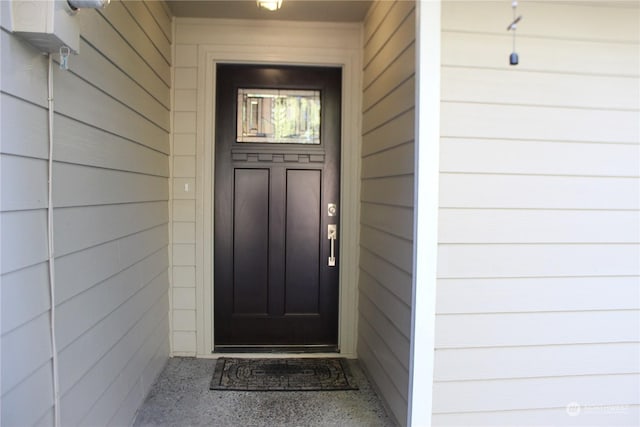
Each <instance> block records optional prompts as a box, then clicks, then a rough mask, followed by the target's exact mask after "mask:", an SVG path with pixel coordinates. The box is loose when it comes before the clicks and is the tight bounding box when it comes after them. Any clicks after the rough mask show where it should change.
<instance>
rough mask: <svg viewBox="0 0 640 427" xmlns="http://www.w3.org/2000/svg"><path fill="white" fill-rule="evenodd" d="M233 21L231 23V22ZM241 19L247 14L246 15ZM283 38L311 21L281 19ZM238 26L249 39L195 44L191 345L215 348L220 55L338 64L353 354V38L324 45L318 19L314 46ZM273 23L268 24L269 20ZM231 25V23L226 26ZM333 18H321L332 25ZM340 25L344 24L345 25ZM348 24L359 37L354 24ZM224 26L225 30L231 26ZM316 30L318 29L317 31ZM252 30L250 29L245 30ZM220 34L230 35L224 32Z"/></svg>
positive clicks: (357, 76)
mask: <svg viewBox="0 0 640 427" xmlns="http://www.w3.org/2000/svg"><path fill="white" fill-rule="evenodd" d="M231 24H234V23H231ZM244 24H245V25H246V22H244ZM280 24H281V25H282V26H280V27H278V33H279V37H281V38H282V40H288V39H289V40H298V41H299V38H300V37H301V36H302V34H303V33H304V34H305V35H304V36H302V37H305V38H306V40H309V39H310V38H309V33H310V31H309V25H304V24H291V25H287V24H285V23H280ZM252 25H253V27H251V28H248V27H247V26H242V28H241V29H239V30H240V31H242V35H243V37H248V38H250V39H252V40H253V41H254V43H252V44H229V43H225V44H204V45H199V47H198V96H197V139H196V143H197V148H196V155H197V165H196V168H197V171H198V172H197V174H196V191H197V192H198V200H202V204H201V205H199V204H196V349H197V356H198V357H217V355H215V354H213V353H212V351H213V346H214V342H213V319H214V317H213V278H214V274H213V259H214V258H213V256H214V254H213V229H214V228H213V212H214V211H213V203H214V197H213V190H214V188H215V187H214V180H213V177H214V176H215V175H214V166H215V158H214V154H215V150H214V141H215V123H214V122H215V121H214V117H215V97H216V93H215V89H216V86H215V81H216V75H215V73H216V64H218V63H230V62H233V63H257V64H260V63H277V64H295V65H317V66H339V67H342V134H341V137H342V144H341V169H340V182H341V185H340V205H339V208H340V209H341V227H340V228H341V233H340V237H341V238H340V239H339V242H340V254H341V260H340V294H339V298H340V307H339V334H338V345H339V347H340V354H341V355H342V356H344V357H349V358H355V357H357V354H356V344H357V320H358V316H357V312H358V309H357V285H358V262H359V261H358V259H359V257H358V242H359V227H360V224H359V217H360V215H359V203H360V196H359V195H360V152H361V150H360V146H361V117H362V110H361V98H362V95H361V70H362V66H361V62H362V61H361V49H360V48H356V47H354V43H353V42H351V43H345V45H346V47H335V46H334V47H329V48H323V47H318V46H322V45H323V43H324V40H323V39H324V37H323V36H322V32H323V31H322V30H323V27H324V26H323V25H322V24H312V26H313V30H315V33H318V34H321V35H320V36H319V37H316V38H315V40H312V42H313V46H293V47H292V46H286V45H282V46H273V45H272V44H269V43H270V42H272V41H273V40H269V39H264V40H265V41H264V42H263V43H262V44H260V42H257V43H258V45H256V42H255V41H258V40H261V35H263V34H264V33H262V34H261V33H260V30H264V29H260V28H256V27H255V25H256V24H253V23H252ZM267 25H273V24H267ZM232 26H233V25H230V26H229V27H232ZM333 26H335V24H330V25H326V31H328V32H331V31H332V27H333ZM342 28H347V27H346V26H344V27H342ZM352 28H356V29H357V30H358V31H352V32H353V33H354V34H356V35H357V39H358V40H357V41H356V42H357V45H358V46H361V43H360V31H359V28H357V27H354V26H352ZM228 30H230V31H231V29H230V28H228ZM318 30H320V31H318ZM248 31H249V32H252V31H256V32H257V33H256V34H254V35H253V37H251V34H247V32H248ZM225 39H227V40H228V38H227V37H225Z"/></svg>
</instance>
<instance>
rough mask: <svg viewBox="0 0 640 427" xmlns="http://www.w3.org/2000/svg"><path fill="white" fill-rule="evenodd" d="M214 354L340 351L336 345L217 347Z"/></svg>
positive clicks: (300, 353) (336, 352) (337, 352)
mask: <svg viewBox="0 0 640 427" xmlns="http://www.w3.org/2000/svg"><path fill="white" fill-rule="evenodd" d="M213 353H223V354H227V353H240V354H245V353H259V354H278V355H283V354H296V355H304V354H316V353H334V354H339V353H340V350H339V349H338V346H335V345H285V346H274V345H217V346H215V347H214V348H213Z"/></svg>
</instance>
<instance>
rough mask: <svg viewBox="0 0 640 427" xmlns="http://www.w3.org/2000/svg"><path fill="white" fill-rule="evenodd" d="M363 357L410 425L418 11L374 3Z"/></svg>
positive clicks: (367, 79)
mask: <svg viewBox="0 0 640 427" xmlns="http://www.w3.org/2000/svg"><path fill="white" fill-rule="evenodd" d="M363 42H364V52H363V58H364V61H363V64H364V70H363V86H364V92H363V143H362V175H361V176H362V190H361V206H360V209H361V217H360V221H361V228H360V248H361V253H360V283H359V292H360V297H359V312H360V318H359V323H358V324H359V327H358V336H359V338H358V356H359V358H360V360H361V362H362V363H363V365H364V366H365V368H366V369H367V370H368V372H369V374H370V376H371V378H372V380H373V382H374V383H375V385H376V387H377V388H378V389H379V391H380V394H381V396H382V398H383V399H384V400H385V402H386V403H387V405H388V406H389V408H390V409H391V412H392V413H393V416H394V417H395V418H396V419H397V420H398V421H399V422H400V423H401V424H405V423H406V420H407V393H408V382H409V347H410V335H411V320H410V319H411V271H412V247H413V242H412V236H413V172H414V171H413V164H414V160H413V159H414V144H413V139H414V133H413V123H414V117H413V116H414V89H415V84H414V75H415V3H414V2H413V1H395V2H385V1H381V2H375V3H374V4H373V5H372V7H371V9H370V11H369V14H368V15H367V17H366V19H365V22H364V40H363Z"/></svg>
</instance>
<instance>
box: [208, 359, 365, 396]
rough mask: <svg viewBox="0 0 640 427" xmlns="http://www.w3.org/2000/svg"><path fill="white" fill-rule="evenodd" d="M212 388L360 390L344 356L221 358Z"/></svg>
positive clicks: (236, 389)
mask: <svg viewBox="0 0 640 427" xmlns="http://www.w3.org/2000/svg"><path fill="white" fill-rule="evenodd" d="M209 389H210V390H235V391H329V390H357V389H358V387H357V386H356V385H355V382H354V381H353V378H352V377H351V373H350V372H349V366H348V364H347V361H346V360H345V359H341V358H322V359H315V358H308V359H306V358H305V359H239V358H229V357H221V358H219V359H218V362H217V363H216V369H215V371H214V373H213V378H212V379H211V385H210V386H209Z"/></svg>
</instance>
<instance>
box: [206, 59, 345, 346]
mask: <svg viewBox="0 0 640 427" xmlns="http://www.w3.org/2000/svg"><path fill="white" fill-rule="evenodd" d="M216 74H217V86H216V88H217V99H216V147H215V153H216V156H215V159H216V160H215V161H216V165H215V198H214V200H215V207H214V215H215V218H214V222H215V227H214V233H215V234H214V236H213V238H214V253H215V260H214V281H215V282H214V310H215V315H214V335H215V336H214V343H215V349H216V351H226V350H229V351H238V348H239V347H241V348H248V349H253V350H254V351H255V350H257V349H259V348H263V347H267V348H276V347H291V346H295V347H298V346H306V347H305V348H311V347H313V348H319V347H322V350H325V351H326V350H327V349H337V344H338V305H339V304H338V277H339V273H338V271H339V262H338V263H336V265H335V266H329V265H328V263H327V260H328V257H329V252H330V242H329V240H328V239H327V226H328V224H338V223H339V217H340V216H339V209H338V214H336V215H335V216H329V215H328V210H327V205H328V204H329V203H337V202H338V201H339V199H340V197H339V182H340V176H339V167H340V104H341V99H340V94H341V79H342V77H341V70H340V69H338V68H320V67H288V66H266V65H260V66H254V65H231V64H224V65H218V67H217V70H216ZM251 88H254V90H252V89H251ZM239 89H243V90H242V91H239ZM282 89H291V90H294V91H295V92H294V93H296V94H297V95H296V96H297V97H298V98H296V97H295V96H294V98H293V99H291V98H289V99H285V100H283V99H282V98H279V96H280V95H279V90H282ZM309 91H311V92H309ZM318 91H319V93H320V106H319V108H320V118H321V120H320V141H319V143H318V141H317V129H318V128H317V125H316V124H317V121H315V119H314V118H313V115H310V114H311V113H313V111H314V109H317V108H318V105H317V98H314V99H315V100H311V101H310V100H309V99H310V98H305V97H307V96H308V94H309V93H311V94H314V95H313V96H316V95H315V94H316V93H317V92H318ZM296 103H297V104H296ZM314 103H315V104H314ZM291 105H293V107H292V106H291ZM296 105H299V107H296ZM243 108H244V110H243ZM315 111H317V110H315ZM245 112H249V113H248V116H250V118H251V123H249V124H248V125H247V124H246V123H245V124H244V125H240V124H239V123H238V122H237V119H238V117H239V116H241V115H242V114H245ZM275 116H278V117H280V118H279V119H276V118H274V117H275ZM285 116H286V117H287V118H286V119H282V117H285ZM289 116H292V117H294V119H293V122H292V121H291V120H290V118H289ZM296 117H301V118H300V119H299V121H298V122H296V120H298V119H297V118H296ZM310 117H311V118H310ZM268 120H274V121H273V123H269V122H268ZM260 121H264V123H263V122H260ZM244 129H249V130H250V132H249V134H248V135H244V136H240V135H239V134H240V133H241V132H244ZM265 134H266V135H269V134H273V135H274V138H273V140H272V141H271V142H269V143H264V142H265V141H264V139H265V138H264V136H265ZM307 135H311V137H307ZM307 138H311V139H307ZM282 141H284V143H282ZM309 141H312V142H311V143H309ZM338 227H339V226H338ZM336 250H337V247H336ZM336 255H338V254H336ZM338 259H339V257H338Z"/></svg>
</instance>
